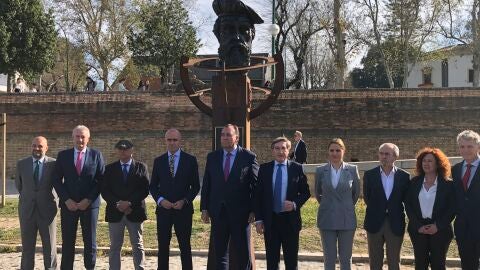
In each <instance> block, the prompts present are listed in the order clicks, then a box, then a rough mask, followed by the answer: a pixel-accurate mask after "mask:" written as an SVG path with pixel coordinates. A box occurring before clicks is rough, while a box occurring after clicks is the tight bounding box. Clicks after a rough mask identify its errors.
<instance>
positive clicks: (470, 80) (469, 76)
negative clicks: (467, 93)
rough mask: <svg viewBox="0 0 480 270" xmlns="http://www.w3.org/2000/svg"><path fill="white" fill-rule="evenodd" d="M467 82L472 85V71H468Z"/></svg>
mask: <svg viewBox="0 0 480 270" xmlns="http://www.w3.org/2000/svg"><path fill="white" fill-rule="evenodd" d="M468 82H471V83H473V69H469V70H468Z"/></svg>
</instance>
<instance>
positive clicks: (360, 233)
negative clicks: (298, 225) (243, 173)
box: [0, 199, 458, 257]
mask: <svg viewBox="0 0 480 270" xmlns="http://www.w3.org/2000/svg"><path fill="white" fill-rule="evenodd" d="M199 203H200V202H199V201H198V200H196V201H195V202H194V205H195V213H194V215H193V228H192V238H191V239H192V240H191V241H192V248H193V249H208V242H209V234H210V224H204V223H202V222H201V219H200V211H199V209H200V206H199ZM17 204H18V199H7V203H6V206H5V207H4V208H0V243H3V244H12V245H17V244H20V243H21V241H20V228H19V223H18V214H17V211H18V207H17ZM105 205H106V204H105V203H102V205H101V208H100V215H99V220H98V226H97V244H98V246H100V247H108V246H109V245H110V241H109V238H108V223H107V222H105ZM147 208H148V209H147V215H148V218H149V219H148V220H147V221H145V222H144V229H143V237H144V245H145V247H146V248H157V236H156V218H155V204H154V203H153V200H151V199H149V201H148V203H147ZM317 209H318V204H317V202H316V200H315V199H310V200H308V202H307V203H306V204H305V205H304V206H303V207H302V221H303V229H302V231H301V232H300V251H301V252H319V251H322V244H321V242H320V234H319V232H318V229H317V226H316V219H317ZM356 211H357V220H358V228H357V231H356V233H355V239H354V247H353V253H364V254H366V253H368V252H367V236H366V233H365V230H364V229H363V219H364V217H365V204H364V203H363V201H362V200H360V201H359V202H358V204H357V207H356ZM59 215H60V211H59V213H58V216H57V227H58V228H57V231H58V233H57V244H61V238H62V235H61V232H60V216H59ZM79 227H80V226H79ZM252 229H253V231H254V228H253V227H252ZM252 235H253V237H254V241H255V247H256V250H264V249H265V246H264V243H263V237H262V236H259V235H258V234H257V233H256V232H254V233H253V234H252ZM128 242H129V241H128V237H126V238H125V244H124V247H129V246H130V245H129V243H128ZM37 244H40V239H38V241H37ZM77 245H79V246H80V245H82V238H81V233H80V228H79V233H78V235H77ZM171 246H172V247H178V243H177V240H176V237H175V234H173V236H172V242H171ZM402 255H404V256H413V250H412V244H411V242H410V238H409V237H408V234H406V235H405V238H404V242H403V248H402ZM448 257H458V251H457V246H456V244H455V242H454V241H452V244H450V249H449V252H448Z"/></svg>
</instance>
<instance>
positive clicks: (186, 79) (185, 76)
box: [180, 57, 213, 117]
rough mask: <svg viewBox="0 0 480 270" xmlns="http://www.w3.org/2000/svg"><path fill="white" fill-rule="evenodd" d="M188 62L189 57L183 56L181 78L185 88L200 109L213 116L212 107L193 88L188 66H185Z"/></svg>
mask: <svg viewBox="0 0 480 270" xmlns="http://www.w3.org/2000/svg"><path fill="white" fill-rule="evenodd" d="M188 62H189V60H188V58H187V57H182V59H181V62H180V78H181V79H182V83H183V89H184V90H185V93H187V96H188V98H189V99H190V101H192V103H193V104H194V105H195V106H197V108H198V109H199V110H200V111H202V112H203V113H205V114H206V115H208V116H210V117H211V116H212V115H213V110H212V107H210V106H208V105H207V104H205V103H203V101H202V100H201V99H200V96H198V95H195V94H196V93H195V91H194V90H193V87H192V84H191V82H190V78H189V77H188V68H186V67H185V64H186V63H188Z"/></svg>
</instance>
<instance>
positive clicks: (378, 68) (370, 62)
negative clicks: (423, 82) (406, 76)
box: [351, 39, 404, 88]
mask: <svg viewBox="0 0 480 270" xmlns="http://www.w3.org/2000/svg"><path fill="white" fill-rule="evenodd" d="M380 46H381V47H380ZM380 46H377V45H372V46H371V47H370V49H369V50H368V52H367V55H366V56H365V57H363V58H362V61H361V63H362V65H363V68H354V69H353V70H352V72H351V77H352V84H353V87H355V88H390V83H389V79H388V76H387V73H386V69H385V64H384V61H383V60H382V59H383V56H382V54H384V55H385V57H386V60H387V61H388V63H391V64H390V71H391V73H392V80H393V82H394V85H397V86H400V85H402V82H403V67H404V58H403V54H401V53H400V50H399V47H400V44H399V43H398V42H395V41H393V40H392V39H389V40H387V41H386V42H384V43H383V44H381V45H380Z"/></svg>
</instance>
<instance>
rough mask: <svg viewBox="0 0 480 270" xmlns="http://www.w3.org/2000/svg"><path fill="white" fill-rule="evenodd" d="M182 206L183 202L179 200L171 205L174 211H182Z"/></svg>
mask: <svg viewBox="0 0 480 270" xmlns="http://www.w3.org/2000/svg"><path fill="white" fill-rule="evenodd" d="M184 204H185V200H179V201H176V202H175V203H174V204H173V205H172V207H173V209H175V210H182V208H183V205H184Z"/></svg>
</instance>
